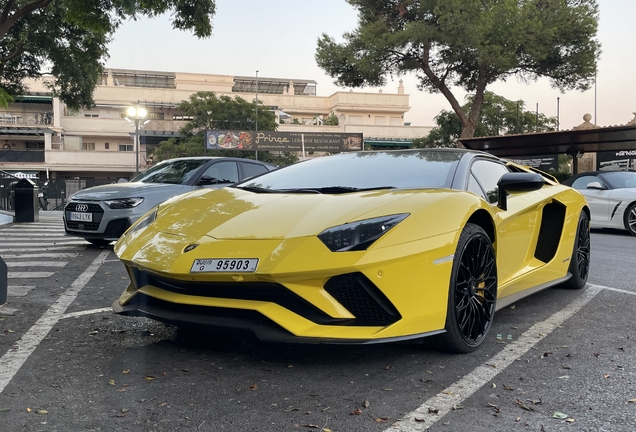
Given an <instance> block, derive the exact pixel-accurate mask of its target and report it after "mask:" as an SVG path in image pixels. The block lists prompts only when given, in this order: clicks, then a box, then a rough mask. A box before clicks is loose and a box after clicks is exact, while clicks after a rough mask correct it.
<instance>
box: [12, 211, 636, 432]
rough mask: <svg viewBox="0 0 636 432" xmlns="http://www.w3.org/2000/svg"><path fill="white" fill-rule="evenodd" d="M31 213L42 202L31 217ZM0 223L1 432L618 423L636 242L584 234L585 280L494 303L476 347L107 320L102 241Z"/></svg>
mask: <svg viewBox="0 0 636 432" xmlns="http://www.w3.org/2000/svg"><path fill="white" fill-rule="evenodd" d="M43 213H44V212H43ZM46 213H51V214H44V215H43V217H41V218H40V222H39V223H34V224H9V225H2V226H0V256H2V257H3V258H4V260H5V261H6V262H7V264H8V265H9V273H10V278H9V286H10V290H9V298H8V302H7V304H5V305H3V306H2V307H0V424H2V425H3V426H2V428H0V429H2V430H3V431H4V430H7V431H17V430H25V431H79V430H90V431H107V430H113V431H129V430H130V431H182V430H192V431H197V430H200V431H245V430H250V431H251V430H254V431H281V430H284V431H286V430H290V431H297V430H306V431H312V430H318V431H319V430H331V431H418V430H431V431H476V432H477V431H479V432H481V431H484V432H485V431H492V430H502V431H503V430H528V431H562V430H563V431H565V430H567V431H572V430H576V431H619V432H622V431H626V432H627V431H632V430H634V428H636V365H635V364H634V359H636V344H635V343H634V336H633V334H634V329H635V327H636V325H635V324H634V320H633V315H634V310H636V282H635V281H636V265H635V264H636V261H635V260H634V256H635V252H636V238H634V237H630V236H629V235H627V234H624V233H622V232H606V231H594V232H593V233H592V267H591V271H590V278H589V283H588V285H587V286H586V288H585V289H583V290H581V291H566V290H561V289H556V288H555V289H549V290H546V291H543V292H541V293H539V294H536V295H534V296H532V297H528V298H526V299H524V300H522V301H520V302H518V303H516V304H514V305H512V306H511V307H509V308H506V309H503V310H501V311H500V312H498V313H497V315H496V317H495V323H494V325H493V328H492V330H491V333H490V335H489V339H488V341H487V342H486V343H485V344H484V346H483V347H482V348H481V349H480V350H479V351H477V352H476V353H473V354H468V355H448V354H444V353H440V352H437V351H435V350H434V349H432V348H431V347H429V346H427V345H426V344H425V345H421V344H392V345H373V346H322V345H288V344H263V343H259V342H256V341H252V340H241V339H233V338H227V337H223V336H221V335H210V334H203V333H198V332H180V331H179V330H177V329H176V328H174V327H170V326H165V325H163V324H160V323H157V322H154V321H150V320H146V319H139V318H126V317H121V316H117V315H113V314H112V313H111V311H110V304H111V303H112V301H113V300H114V299H116V298H117V296H118V295H119V294H120V293H121V291H123V289H124V288H125V286H126V285H127V277H126V275H125V272H124V268H123V266H122V265H121V264H120V263H119V262H118V260H117V259H116V257H115V256H114V254H113V253H112V247H111V248H95V247H92V246H90V245H89V244H87V243H85V242H83V241H82V240H78V239H73V238H70V237H64V236H63V227H62V225H61V219H59V218H58V217H57V216H56V215H54V214H52V213H53V212H46Z"/></svg>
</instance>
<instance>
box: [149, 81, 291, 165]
mask: <svg viewBox="0 0 636 432" xmlns="http://www.w3.org/2000/svg"><path fill="white" fill-rule="evenodd" d="M258 103H259V108H258V130H263V131H275V130H276V128H277V127H278V125H277V124H276V116H275V115H274V113H273V112H272V111H270V110H268V109H267V108H266V107H264V106H262V105H261V101H259V102H258ZM177 109H178V110H179V111H182V112H183V113H184V116H185V117H187V118H189V119H190V120H188V121H187V122H186V124H185V126H183V127H182V128H181V129H180V131H179V133H180V134H181V136H180V137H179V138H170V139H169V140H167V141H162V142H161V143H160V144H159V147H158V148H157V149H156V150H155V152H154V153H153V159H154V160H155V161H161V160H165V159H170V158H175V157H183V156H203V155H207V156H232V157H241V158H246V159H255V158H256V152H253V151H243V150H210V151H206V149H205V131H207V130H241V131H253V130H256V122H255V121H254V120H255V119H256V104H255V103H252V102H248V101H246V100H245V99H243V98H241V97H239V96H236V97H235V98H231V97H230V96H225V95H222V96H220V97H217V96H216V94H215V93H214V92H206V91H202V92H198V93H194V94H193V95H191V96H190V98H189V99H188V100H186V101H183V102H181V103H180V104H179V106H178V107H177ZM258 159H259V160H261V161H266V162H271V163H274V164H276V165H281V166H282V165H288V164H290V163H294V162H297V161H298V157H297V156H296V155H295V154H292V153H283V154H281V155H273V154H271V153H270V152H265V151H261V152H258Z"/></svg>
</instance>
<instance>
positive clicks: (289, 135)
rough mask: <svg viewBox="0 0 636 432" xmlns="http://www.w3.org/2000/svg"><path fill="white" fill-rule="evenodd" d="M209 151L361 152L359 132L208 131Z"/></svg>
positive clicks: (207, 145)
mask: <svg viewBox="0 0 636 432" xmlns="http://www.w3.org/2000/svg"><path fill="white" fill-rule="evenodd" d="M205 138H206V148H207V149H208V150H255V151H258V150H268V151H292V152H300V151H324V152H346V151H359V150H362V134H361V133H337V132H272V131H258V132H255V131H235V130H211V131H207V132H206V134H205Z"/></svg>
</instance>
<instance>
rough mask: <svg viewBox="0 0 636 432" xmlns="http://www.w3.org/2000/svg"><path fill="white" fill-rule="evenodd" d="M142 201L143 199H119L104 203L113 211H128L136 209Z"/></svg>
mask: <svg viewBox="0 0 636 432" xmlns="http://www.w3.org/2000/svg"><path fill="white" fill-rule="evenodd" d="M143 201H144V199H143V198H121V199H114V200H107V201H104V203H105V204H106V205H107V206H108V207H109V208H111V209H113V210H118V209H129V208H133V207H137V206H138V205H139V204H141V203H142V202H143Z"/></svg>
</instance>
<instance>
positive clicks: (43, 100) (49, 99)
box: [14, 95, 53, 104]
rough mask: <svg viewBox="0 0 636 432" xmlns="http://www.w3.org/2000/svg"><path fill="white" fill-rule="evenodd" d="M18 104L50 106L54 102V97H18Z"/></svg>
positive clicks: (16, 99) (16, 100)
mask: <svg viewBox="0 0 636 432" xmlns="http://www.w3.org/2000/svg"><path fill="white" fill-rule="evenodd" d="M14 99H15V102H16V103H37V104H44V103H45V104H50V103H52V102H53V96H48V95H23V96H16V97H15V98H14Z"/></svg>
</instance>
